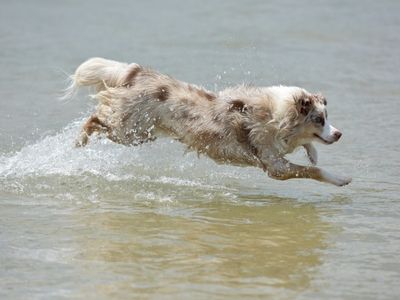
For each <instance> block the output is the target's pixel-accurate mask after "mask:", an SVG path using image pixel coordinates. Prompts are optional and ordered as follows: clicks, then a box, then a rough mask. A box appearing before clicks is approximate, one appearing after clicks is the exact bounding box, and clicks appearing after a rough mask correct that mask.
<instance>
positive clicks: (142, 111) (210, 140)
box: [66, 58, 351, 186]
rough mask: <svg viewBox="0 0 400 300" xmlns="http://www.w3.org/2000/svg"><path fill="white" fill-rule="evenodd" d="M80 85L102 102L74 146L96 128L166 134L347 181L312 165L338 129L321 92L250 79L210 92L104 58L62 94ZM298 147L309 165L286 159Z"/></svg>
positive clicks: (232, 158) (203, 149)
mask: <svg viewBox="0 0 400 300" xmlns="http://www.w3.org/2000/svg"><path fill="white" fill-rule="evenodd" d="M81 86H91V87H94V88H95V90H96V94H95V95H94V96H93V97H94V98H96V99H97V100H98V102H99V104H98V106H97V108H96V111H95V112H94V113H93V114H92V115H91V116H90V117H89V119H88V120H87V121H86V122H85V124H84V125H83V128H82V131H81V133H80V135H79V137H78V139H77V141H76V146H85V145H86V144H87V143H88V141H89V137H90V136H91V135H92V134H93V133H98V134H102V135H105V136H106V137H108V138H109V139H110V140H112V141H114V142H116V143H120V144H124V145H139V144H143V143H146V142H150V141H154V140H155V139H156V138H157V137H161V136H169V137H172V138H174V139H176V140H178V141H180V142H182V143H183V144H185V145H187V147H188V150H192V151H197V153H198V154H203V155H206V156H208V157H209V158H211V159H212V160H214V161H215V162H217V163H222V164H231V165H237V166H252V167H258V168H261V169H262V170H263V171H265V172H266V173H267V174H268V175H269V177H271V178H274V179H278V180H287V179H292V178H308V179H314V180H318V181H321V182H326V183H331V184H334V185H336V186H344V185H347V184H349V183H350V182H351V178H347V177H340V176H336V175H333V174H330V173H328V172H327V171H324V170H322V169H320V168H317V167H316V166H315V165H316V164H317V150H316V149H315V147H314V146H313V144H312V143H313V142H320V143H323V144H327V145H328V144H332V143H334V142H336V141H338V140H339V139H340V137H341V135H342V133H341V132H340V131H339V130H338V129H336V128H335V127H333V126H332V125H330V124H329V122H328V114H327V110H326V105H327V101H326V99H325V97H324V96H322V95H321V94H312V93H309V92H307V91H306V90H305V89H303V88H299V87H290V86H272V87H252V86H248V85H239V86H236V87H232V88H227V89H225V90H223V91H220V92H218V93H214V92H211V91H208V90H206V89H204V88H202V87H199V86H196V85H193V84H188V83H185V82H181V81H178V80H176V79H174V78H172V77H170V76H168V75H164V74H161V73H159V72H156V71H154V70H152V69H149V68H145V67H143V66H141V65H138V64H136V63H132V64H127V63H121V62H117V61H112V60H107V59H103V58H91V59H89V60H87V61H85V62H84V63H82V64H81V65H80V66H79V67H78V68H77V70H76V72H75V73H74V74H73V75H72V76H71V84H70V86H69V87H68V88H67V90H66V96H71V95H72V94H74V92H75V91H76V90H77V88H79V87H81ZM298 147H304V148H305V150H306V153H307V156H308V158H309V160H310V162H311V165H310V166H301V165H297V164H294V163H291V162H289V161H288V160H287V159H285V155H286V154H288V153H291V152H293V151H294V150H295V149H296V148H298Z"/></svg>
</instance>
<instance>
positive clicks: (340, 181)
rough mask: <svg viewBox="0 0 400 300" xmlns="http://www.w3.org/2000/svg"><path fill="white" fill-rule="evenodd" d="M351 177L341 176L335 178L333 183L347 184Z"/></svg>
mask: <svg viewBox="0 0 400 300" xmlns="http://www.w3.org/2000/svg"><path fill="white" fill-rule="evenodd" d="M351 180H352V179H351V177H342V178H336V180H335V183H334V184H335V185H337V186H345V185H348V184H349V183H350V182H351Z"/></svg>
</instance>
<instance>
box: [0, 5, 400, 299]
mask: <svg viewBox="0 0 400 300" xmlns="http://www.w3.org/2000/svg"><path fill="white" fill-rule="evenodd" d="M399 9H400V3H399V2H398V1H379V2H374V1H351V2H350V3H349V2H348V1H334V2H329V3H327V2H326V3H322V2H315V1H304V2H301V4H300V3H298V2H296V1H268V3H265V2H264V1H252V2H248V3H245V2H239V1H237V2H235V1H229V2H228V1H225V2H224V1H219V2H218V3H215V2H212V1H206V2H204V1H202V2H194V1H189V2H185V3H184V4H183V3H181V2H178V1H173V2H171V1H169V2H168V4H167V3H164V2H156V1H146V3H134V2H128V1H127V2H124V1H117V2H115V1H114V2H113V4H112V5H111V4H110V3H106V2H105V1H96V2H95V1H85V2H84V3H83V2H82V3H81V2H79V1H69V2H64V3H56V2H53V1H35V2H27V3H23V2H16V1H13V2H11V1H9V2H7V3H3V4H2V8H1V11H0V54H1V55H0V67H1V70H2V72H0V96H1V97H0V112H1V116H2V117H1V118H0V266H1V268H0V297H1V298H2V299H27V298H29V299H54V298H56V299H58V298H77V299H94V298H96V299H110V298H112V299H119V298H121V299H124V298H128V299H132V298H134V299H136V298H139V299H141V298H144V299H148V298H151V299H176V298H182V299H188V298H190V299H204V298H206V297H207V298H211V299H225V298H229V299H244V298H245V299H247V298H261V299H396V298H398V295H399V294H400V288H399V286H398V282H399V281H400V259H399V253H400V230H399V228H400V204H399V200H400V199H399V198H400V196H399V193H400V183H399V182H398V178H399V175H400V171H399V164H400V155H399V153H398V149H399V147H400V142H399V139H398V138H397V136H398V124H397V123H398V112H399V111H400V110H399V109H400V104H399V103H400V102H399V96H400V85H399V84H400V75H399V72H398V70H399V68H400V57H399V54H398V49H399V46H400V36H399V35H398V32H399V29H400V28H399V27H400V26H399V25H400V19H399V18H398V11H399ZM91 56H103V57H108V58H113V59H116V60H121V61H129V62H132V61H134V62H138V63H141V64H144V65H150V66H153V67H154V68H157V69H159V70H161V71H163V72H166V73H169V74H171V75H173V76H175V77H177V78H180V79H183V80H185V81H189V82H194V83H197V84H202V85H204V86H206V87H208V88H210V89H221V88H223V87H225V86H227V85H230V84H235V83H242V82H247V83H253V84H256V85H265V86H267V85H271V84H288V85H289V84H291V85H300V86H303V87H305V88H306V89H308V90H311V91H321V92H323V93H324V94H325V95H326V96H327V98H328V109H329V118H330V119H331V120H332V123H333V124H334V125H335V126H336V127H338V128H340V129H341V130H342V131H343V133H344V135H343V137H342V139H341V141H340V142H339V143H337V144H334V145H331V146H323V145H321V146H318V150H319V165H320V166H321V167H323V168H325V169H328V170H330V171H332V172H335V173H338V174H340V173H341V174H346V175H350V176H352V177H353V182H352V183H351V185H349V186H347V187H344V188H336V187H333V186H329V185H325V184H320V183H315V182H311V181H301V180H297V181H296V180H293V181H288V182H278V181H273V180H271V179H268V178H267V177H266V176H265V174H263V173H262V172H261V171H259V170H256V169H251V168H236V167H230V166H221V165H216V164H215V163H213V162H212V161H210V160H208V159H207V158H204V157H201V158H198V157H197V155H195V154H193V153H189V154H186V155H184V150H185V149H184V147H183V146H182V145H180V144H179V143H177V142H173V141H171V140H169V139H161V140H159V141H157V142H155V143H153V144H147V145H143V146H140V147H124V146H120V145H116V144H114V143H112V142H109V141H106V140H102V139H98V140H94V141H93V142H92V143H91V144H90V145H89V146H88V147H86V148H84V149H75V148H74V147H73V146H72V145H73V141H74V138H75V137H76V135H77V132H78V131H79V128H80V126H81V125H82V122H83V120H84V118H85V116H87V115H89V114H90V111H92V110H93V106H94V103H93V102H92V101H91V100H89V99H88V97H87V96H86V94H85V93H81V94H79V95H78V97H77V98H76V99H75V100H72V101H69V102H60V101H58V100H56V99H57V96H58V92H59V91H60V90H62V88H63V87H64V79H65V75H64V72H66V73H71V72H72V71H73V70H74V68H75V67H76V66H77V65H78V64H79V63H81V62H82V61H83V60H85V59H87V58H88V57H91ZM291 158H292V159H293V160H295V161H298V162H301V163H306V159H305V157H304V153H303V152H302V151H299V152H297V153H295V154H294V155H292V156H291Z"/></svg>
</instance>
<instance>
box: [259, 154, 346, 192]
mask: <svg viewBox="0 0 400 300" xmlns="http://www.w3.org/2000/svg"><path fill="white" fill-rule="evenodd" d="M266 165H267V171H268V175H269V177H271V178H274V179H278V180H287V179H292V178H308V179H314V180H318V181H321V182H327V183H331V184H334V185H336V186H344V185H347V184H349V183H350V182H351V178H347V177H339V176H336V175H333V174H330V173H328V172H326V171H324V170H322V169H320V168H317V167H312V166H300V165H296V164H293V163H291V162H289V161H288V160H286V159H284V158H277V159H272V160H270V161H267V162H266Z"/></svg>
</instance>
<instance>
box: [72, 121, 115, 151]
mask: <svg viewBox="0 0 400 300" xmlns="http://www.w3.org/2000/svg"><path fill="white" fill-rule="evenodd" d="M94 132H97V133H106V134H109V133H110V129H109V127H108V126H107V125H106V124H104V123H103V122H101V121H100V120H99V118H98V117H97V116H96V115H92V116H91V117H90V118H89V119H88V120H87V121H86V123H85V125H83V127H82V130H81V133H80V135H79V137H78V139H77V140H76V142H75V146H76V147H84V146H86V145H87V143H88V142H89V137H90V136H91V135H92V134H93V133H94Z"/></svg>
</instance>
